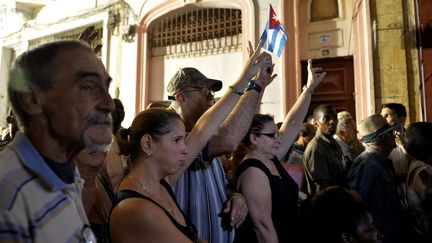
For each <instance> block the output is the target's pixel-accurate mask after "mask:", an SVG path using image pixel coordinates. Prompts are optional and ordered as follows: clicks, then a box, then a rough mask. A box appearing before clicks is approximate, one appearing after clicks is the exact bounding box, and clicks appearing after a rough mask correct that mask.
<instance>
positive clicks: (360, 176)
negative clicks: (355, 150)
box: [348, 114, 403, 243]
mask: <svg viewBox="0 0 432 243" xmlns="http://www.w3.org/2000/svg"><path fill="white" fill-rule="evenodd" d="M395 128H396V126H395V125H393V126H392V125H390V124H388V123H387V121H386V119H385V118H383V117H382V116H381V115H379V114H374V115H372V116H369V117H367V118H365V119H364V120H363V121H362V122H361V123H360V124H359V126H358V131H359V134H360V135H361V136H362V138H361V141H362V142H363V143H364V144H365V146H366V150H365V151H364V152H363V153H361V154H360V155H359V156H358V157H357V158H356V159H355V160H354V163H353V165H352V167H351V169H350V171H349V173H348V179H349V185H350V187H351V188H352V189H354V190H355V191H357V192H358V193H359V194H360V196H361V198H362V199H363V201H364V202H365V203H366V204H368V206H369V208H370V210H371V213H372V216H373V218H374V222H375V225H376V226H377V228H378V229H379V230H380V231H381V232H382V233H383V235H384V241H383V242H384V243H390V242H391V243H393V242H403V240H402V239H403V237H401V236H402V235H401V232H402V228H403V227H402V222H403V219H402V217H403V209H402V205H401V203H400V201H399V196H398V192H397V188H396V181H395V173H394V168H393V165H392V162H391V161H390V160H389V159H388V158H387V157H388V155H389V154H390V152H391V151H392V150H393V149H394V148H395V147H396V142H395V136H394V130H395Z"/></svg>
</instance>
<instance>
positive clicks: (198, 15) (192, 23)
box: [149, 8, 242, 55]
mask: <svg viewBox="0 0 432 243" xmlns="http://www.w3.org/2000/svg"><path fill="white" fill-rule="evenodd" d="M241 33H242V18H241V11H240V10H239V9H226V8H206V9H194V10H189V11H187V12H182V13H177V14H171V15H169V16H166V17H162V18H161V19H160V20H159V21H158V22H157V23H155V24H154V25H153V26H152V27H151V28H150V31H149V36H150V38H149V46H150V47H151V48H152V50H155V49H158V48H159V50H160V48H162V49H163V47H169V48H165V49H164V50H165V51H162V52H157V51H152V55H158V54H159V55H167V54H168V55H170V54H187V53H191V52H203V51H206V52H208V51H214V50H216V49H224V48H240V47H241Z"/></svg>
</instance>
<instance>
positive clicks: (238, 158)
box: [0, 41, 432, 243]
mask: <svg viewBox="0 0 432 243" xmlns="http://www.w3.org/2000/svg"><path fill="white" fill-rule="evenodd" d="M248 53H249V59H248V60H247V62H246V63H245V64H244V68H243V70H242V72H241V74H240V75H239V77H238V79H237V80H235V81H233V82H232V83H231V85H230V86H229V88H228V90H227V91H226V92H225V93H224V94H223V95H222V96H221V98H220V99H219V100H218V101H217V102H215V99H214V98H215V97H214V95H215V92H217V91H220V90H221V88H222V85H223V82H222V81H220V80H216V79H211V78H207V77H206V76H205V75H204V74H203V73H201V72H200V71H199V70H197V69H195V68H193V67H186V68H181V69H179V70H178V71H177V72H176V73H175V74H174V76H173V77H172V79H171V80H170V81H169V84H168V86H167V92H168V94H169V97H168V98H169V99H170V100H171V105H169V106H168V107H158V106H160V105H159V104H154V105H152V107H151V108H146V109H145V110H143V111H141V112H139V113H138V114H137V115H136V116H135V118H134V120H133V122H132V124H131V125H130V126H125V124H122V121H123V119H124V115H125V111H124V107H123V104H122V102H121V101H120V100H119V99H117V98H115V99H112V98H111V96H110V94H109V93H108V89H109V85H110V82H111V77H110V76H109V74H108V73H107V71H106V69H105V67H104V66H103V64H102V62H101V61H100V60H99V59H98V58H97V56H96V55H95V53H94V50H93V49H92V48H90V47H89V46H88V45H87V44H86V43H84V42H81V41H57V42H52V43H48V44H44V45H41V46H39V47H36V48H34V49H32V50H29V51H27V52H25V53H23V54H22V55H21V56H19V57H18V58H17V60H16V61H15V63H14V66H13V69H12V70H11V75H10V78H9V81H8V95H9V103H10V106H11V110H10V112H9V114H8V117H7V121H8V123H9V127H8V128H7V129H4V130H2V137H1V143H0V146H1V147H0V149H1V152H0V190H1V192H2V194H1V197H0V241H1V242H113V243H115V242H211V243H231V242H260V243H277V242H281V243H285V242H305V243H309V242H325V243H327V242H328V243H336V242H343V243H349V242H351V243H353V242H364V243H367V242H375V243H376V242H384V243H405V242H419V243H423V242H431V241H432V232H431V230H432V229H431V227H432V169H431V166H432V149H431V148H432V123H430V122H414V123H411V124H410V125H409V126H408V127H407V128H406V127H405V122H406V117H407V114H406V110H405V107H404V106H403V105H402V104H397V103H389V104H384V105H383V106H382V110H381V113H380V114H372V115H370V116H368V117H366V118H365V119H363V120H362V121H361V122H360V123H359V124H356V121H355V119H354V118H353V117H352V115H351V114H350V113H349V112H347V111H339V112H337V110H336V109H335V108H334V107H332V106H331V105H328V104H321V105H319V106H317V107H316V108H315V109H314V112H313V115H312V116H310V117H307V112H308V110H309V106H310V103H311V99H312V94H313V92H314V90H315V89H316V88H317V87H318V86H319V84H320V82H321V81H322V80H323V79H324V77H325V72H322V71H321V69H320V68H316V67H313V64H312V61H311V60H308V67H307V71H308V78H307V82H306V85H305V86H304V88H303V90H302V92H301V94H300V95H299V97H298V98H297V101H296V102H295V104H294V105H293V107H292V108H291V109H290V111H289V112H288V114H287V115H286V117H285V118H284V120H283V122H281V123H279V124H278V125H277V124H276V123H275V121H274V118H273V116H271V115H268V114H257V113H256V111H257V110H258V108H259V104H260V101H261V98H262V96H263V93H264V92H265V90H266V88H267V87H268V85H270V84H271V83H272V81H273V80H274V79H275V77H276V76H277V75H276V74H274V73H273V65H274V64H273V61H272V57H271V55H269V54H268V53H267V52H265V51H262V50H261V48H260V46H259V45H258V46H257V47H256V48H255V49H254V48H253V47H252V45H251V43H249V48H248ZM305 121H306V122H305ZM227 165H228V166H227ZM228 170H229V171H228Z"/></svg>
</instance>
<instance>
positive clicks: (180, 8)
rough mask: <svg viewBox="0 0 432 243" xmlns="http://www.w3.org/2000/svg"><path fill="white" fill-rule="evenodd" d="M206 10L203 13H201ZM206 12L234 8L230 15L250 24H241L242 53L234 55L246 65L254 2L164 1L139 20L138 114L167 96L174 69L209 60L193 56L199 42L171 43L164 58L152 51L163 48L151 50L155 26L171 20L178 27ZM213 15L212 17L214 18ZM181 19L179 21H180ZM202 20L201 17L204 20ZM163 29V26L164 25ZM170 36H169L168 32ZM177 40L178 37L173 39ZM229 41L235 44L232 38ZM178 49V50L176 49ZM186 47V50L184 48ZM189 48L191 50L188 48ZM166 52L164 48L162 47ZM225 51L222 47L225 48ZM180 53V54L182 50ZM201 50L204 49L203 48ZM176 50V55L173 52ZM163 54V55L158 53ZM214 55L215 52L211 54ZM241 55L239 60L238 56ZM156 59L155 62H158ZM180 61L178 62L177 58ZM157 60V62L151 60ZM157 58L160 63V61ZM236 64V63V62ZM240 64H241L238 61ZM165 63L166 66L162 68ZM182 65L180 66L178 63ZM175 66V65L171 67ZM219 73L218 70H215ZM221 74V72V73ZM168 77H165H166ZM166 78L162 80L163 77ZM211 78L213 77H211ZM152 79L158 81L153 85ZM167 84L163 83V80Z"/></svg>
mask: <svg viewBox="0 0 432 243" xmlns="http://www.w3.org/2000/svg"><path fill="white" fill-rule="evenodd" d="M203 9H204V12H203V11H202V10H203ZM206 9H210V10H209V11H210V12H211V11H212V10H211V9H231V10H228V12H229V11H231V13H235V10H240V11H241V17H242V19H245V20H248V21H242V22H241V30H242V33H241V37H240V38H241V39H240V40H239V41H241V42H240V43H241V47H240V48H239V50H237V54H234V56H235V57H234V58H236V59H237V60H238V59H239V58H241V59H242V61H241V62H240V63H243V60H244V59H245V57H246V56H247V53H246V46H247V40H252V41H254V42H255V38H256V37H255V36H256V33H255V21H254V20H255V10H254V9H255V8H254V4H253V1H241V0H230V1H227V0H221V1H218V2H214V1H187V2H186V3H185V1H163V2H162V3H160V4H159V5H158V6H156V7H155V8H153V9H152V10H151V11H149V12H148V13H145V14H144V17H143V18H142V19H141V21H140V25H139V26H138V61H137V65H138V67H137V89H136V90H137V92H136V102H137V103H136V112H139V111H140V110H142V109H143V108H145V107H146V106H147V105H148V104H149V103H150V102H151V101H154V100H159V99H163V93H164V87H165V82H167V81H166V80H167V79H168V77H167V76H168V75H172V74H173V73H174V72H175V70H176V69H174V71H173V70H171V69H173V68H172V67H174V66H176V67H177V68H178V67H184V66H185V65H189V66H190V65H193V64H195V65H196V64H197V63H199V62H200V59H202V57H206V56H205V55H202V52H201V53H200V54H199V55H197V56H194V57H192V56H191V55H190V53H191V48H196V49H194V50H192V52H194V51H199V49H198V48H200V47H198V46H199V45H196V43H195V44H194V43H192V42H194V41H192V42H191V43H190V44H186V45H184V44H183V45H182V44H181V43H180V44H179V43H175V42H174V43H171V44H172V45H171V46H170V47H169V48H171V49H169V48H167V47H165V48H164V50H162V54H163V55H162V56H163V57H161V56H159V58H158V57H157V54H158V53H152V51H156V52H157V51H161V49H158V50H156V49H153V50H152V49H151V45H150V40H151V37H152V36H151V30H152V27H155V26H157V25H158V24H160V23H162V21H164V20H165V21H166V20H172V21H170V23H171V24H178V21H179V20H180V19H182V18H183V16H186V18H187V17H188V16H189V17H196V15H195V13H198V17H200V16H201V17H202V16H210V15H205V14H204V13H205V11H207V10H206ZM218 11H219V10H218ZM211 16H213V15H211ZM179 18H180V19H179ZM201 19H202V18H201ZM182 23H184V24H186V25H187V24H188V21H187V19H185V22H182ZM162 26H163V24H162ZM166 34H168V33H166ZM174 39H175V38H174ZM225 40H228V38H225ZM230 41H234V40H233V39H232V38H231V40H230ZM174 46H175V47H174ZM182 48H183V49H182ZM188 48H189V49H188ZM162 49H163V48H162ZM222 49H223V48H222ZM179 50H180V51H179ZM182 50H188V53H189V54H188V55H187V56H186V57H187V58H183V57H182V55H181V53H182V52H183V51H182ZM200 50H201V51H202V49H200ZM171 51H174V52H171ZM229 53H230V50H228V51H227V52H226V53H220V54H219V55H229ZM159 54H160V53H159ZM165 54H169V55H171V56H168V57H166V56H165ZM212 54H214V53H212ZM239 55H240V57H239ZM191 57H192V59H194V60H195V61H193V62H192V63H186V60H189V61H190V59H191ZM155 58H156V59H155ZM169 58H172V59H169ZM174 58H177V59H174ZM152 59H154V60H152ZM157 59H158V60H157ZM234 61H235V60H234ZM237 62H238V61H237ZM161 63H163V65H161V67H160V66H158V65H160V64H161ZM166 63H168V65H170V68H166V66H165V64H166ZM179 63H181V66H179V65H178V64H179ZM171 64H172V65H171ZM161 70H163V72H164V74H163V75H158V74H157V72H161ZM216 71H218V70H216ZM219 72H221V71H219ZM203 73H204V74H206V72H205V71H203ZM165 74H166V75H165ZM161 76H163V77H161ZM208 76H210V74H208ZM152 79H156V81H155V82H154V81H153V80H152ZM162 79H163V80H164V81H161V80H162Z"/></svg>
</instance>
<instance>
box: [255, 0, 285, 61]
mask: <svg viewBox="0 0 432 243" xmlns="http://www.w3.org/2000/svg"><path fill="white" fill-rule="evenodd" d="M287 39H288V36H287V34H286V33H285V30H284V28H283V26H282V25H281V23H280V21H279V19H278V17H277V16H276V13H275V11H274V10H273V7H272V6H271V4H270V14H269V19H268V20H267V23H266V27H265V29H264V31H263V33H262V35H261V47H263V48H265V49H267V50H268V51H270V52H273V53H275V54H276V56H278V57H280V56H281V55H282V50H283V48H284V46H285V42H286V41H287Z"/></svg>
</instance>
